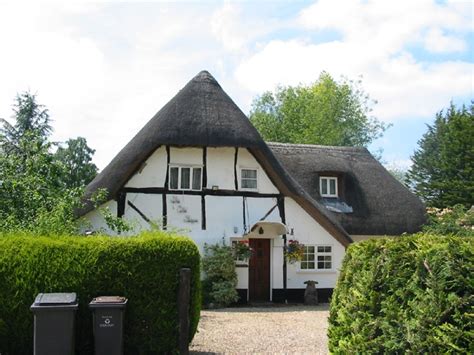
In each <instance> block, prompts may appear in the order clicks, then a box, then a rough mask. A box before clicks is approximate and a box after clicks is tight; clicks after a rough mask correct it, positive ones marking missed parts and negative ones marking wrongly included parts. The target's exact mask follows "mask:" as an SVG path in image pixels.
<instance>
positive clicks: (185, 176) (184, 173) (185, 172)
mask: <svg viewBox="0 0 474 355" xmlns="http://www.w3.org/2000/svg"><path fill="white" fill-rule="evenodd" d="M190 170H191V169H190V168H181V188H182V189H189V178H190V177H191V176H190V175H191V171H190Z"/></svg>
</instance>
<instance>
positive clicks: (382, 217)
mask: <svg viewBox="0 0 474 355" xmlns="http://www.w3.org/2000/svg"><path fill="white" fill-rule="evenodd" d="M267 144H268V146H269V147H270V149H271V150H272V151H273V153H274V154H275V155H276V156H277V158H278V159H279V160H280V162H281V163H282V164H283V166H284V167H285V168H286V170H287V171H291V174H292V176H293V177H294V178H295V179H296V180H297V181H298V182H299V184H300V185H301V186H302V187H303V188H304V189H305V190H306V191H307V192H308V193H309V194H310V195H311V196H312V197H313V198H314V199H315V200H317V201H319V202H320V203H324V200H323V199H322V198H321V196H320V193H319V176H321V175H322V176H324V175H333V176H338V177H339V181H340V182H341V188H342V191H340V195H342V198H341V199H342V200H343V201H344V202H346V203H347V205H349V206H350V207H352V209H353V212H352V213H334V212H331V214H333V216H334V217H336V218H337V219H338V220H339V222H340V223H341V224H342V226H343V227H344V229H345V230H346V231H347V232H348V233H349V234H353V235H384V234H387V235H399V234H401V233H403V232H408V233H411V232H416V231H418V230H419V229H420V227H421V225H422V224H423V223H424V222H426V217H425V208H424V205H423V203H422V202H421V201H420V199H419V198H418V197H417V196H415V195H414V194H413V193H411V192H410V191H409V190H408V189H407V188H406V187H405V186H403V185H402V184H401V183H400V182H398V181H397V180H396V179H395V178H394V177H393V176H392V175H391V174H390V173H389V172H388V171H387V170H386V169H385V168H384V167H383V166H382V165H381V164H380V163H379V162H378V161H377V160H376V159H375V158H374V157H373V156H372V155H371V154H370V153H369V151H368V150H367V149H365V148H352V147H328V146H318V145H303V144H283V143H267Z"/></svg>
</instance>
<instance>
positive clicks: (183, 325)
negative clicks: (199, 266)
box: [178, 268, 191, 355]
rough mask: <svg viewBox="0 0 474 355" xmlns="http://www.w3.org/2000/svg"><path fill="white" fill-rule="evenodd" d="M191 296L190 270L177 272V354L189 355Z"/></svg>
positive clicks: (185, 269)
mask: <svg viewBox="0 0 474 355" xmlns="http://www.w3.org/2000/svg"><path fill="white" fill-rule="evenodd" d="M190 296H191V269H188V268H183V269H181V270H179V290H178V317H179V353H180V354H182V355H183V354H184V355H187V354H189V303H190Z"/></svg>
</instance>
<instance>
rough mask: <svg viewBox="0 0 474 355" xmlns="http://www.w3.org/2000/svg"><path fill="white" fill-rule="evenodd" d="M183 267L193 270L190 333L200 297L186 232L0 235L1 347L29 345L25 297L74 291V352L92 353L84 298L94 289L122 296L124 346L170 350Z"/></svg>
mask: <svg viewBox="0 0 474 355" xmlns="http://www.w3.org/2000/svg"><path fill="white" fill-rule="evenodd" d="M182 267H189V268H191V270H192V279H191V307H190V317H191V327H190V328H191V330H190V333H191V334H190V336H191V339H192V337H193V335H194V333H195V331H196V329H197V324H198V321H199V313H200V305H201V290H200V287H201V286H200V256H199V251H198V248H197V247H196V245H195V244H194V242H193V241H192V240H190V239H188V238H183V237H177V236H170V235H168V234H164V233H158V232H153V233H151V232H148V233H143V234H141V235H140V236H137V237H106V236H90V237H83V236H81V237H79V236H78V237H32V236H11V235H10V236H8V235H7V236H5V235H4V236H0V285H1V287H0V353H1V354H27V353H29V354H31V353H32V342H33V314H32V312H31V311H30V305H31V304H32V303H33V301H34V299H35V296H36V294H38V293H40V292H77V294H78V297H79V311H78V314H77V334H76V349H77V352H78V353H80V354H89V353H93V339H92V320H91V312H90V311H89V309H88V302H89V301H90V300H91V299H92V298H94V297H96V296H100V295H120V296H125V297H127V298H128V299H129V301H128V305H127V309H126V313H125V330H124V332H125V339H124V342H125V353H127V354H138V353H173V352H177V351H178V310H177V292H178V283H179V270H180V268H182Z"/></svg>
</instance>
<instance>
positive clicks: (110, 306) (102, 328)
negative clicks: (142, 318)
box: [89, 296, 128, 355]
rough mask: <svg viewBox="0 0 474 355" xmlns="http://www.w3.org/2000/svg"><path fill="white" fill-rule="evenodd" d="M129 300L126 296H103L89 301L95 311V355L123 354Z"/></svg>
mask: <svg viewBox="0 0 474 355" xmlns="http://www.w3.org/2000/svg"><path fill="white" fill-rule="evenodd" d="M127 301H128V300H127V299H126V298H125V297H119V296H102V297H96V298H94V299H93V300H92V301H91V302H90V303H89V308H90V309H92V311H93V317H92V322H93V332H94V349H95V355H122V354H123V317H124V312H125V307H126V305H127Z"/></svg>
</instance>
